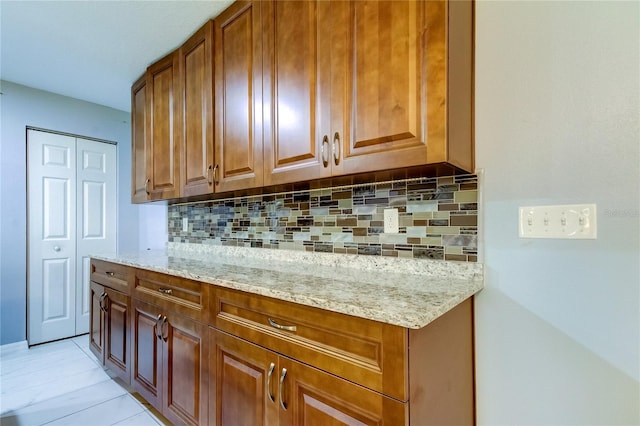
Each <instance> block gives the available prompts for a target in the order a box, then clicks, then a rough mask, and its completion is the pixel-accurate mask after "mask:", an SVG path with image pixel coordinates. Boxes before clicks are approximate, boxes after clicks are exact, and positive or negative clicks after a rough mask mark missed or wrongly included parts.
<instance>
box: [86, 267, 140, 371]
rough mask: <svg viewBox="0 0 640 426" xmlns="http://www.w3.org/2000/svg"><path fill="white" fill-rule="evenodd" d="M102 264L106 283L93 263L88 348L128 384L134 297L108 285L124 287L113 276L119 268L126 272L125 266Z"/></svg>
mask: <svg viewBox="0 0 640 426" xmlns="http://www.w3.org/2000/svg"><path fill="white" fill-rule="evenodd" d="M94 262H96V263H98V265H99V267H107V270H106V271H104V275H105V277H106V278H105V279H104V280H102V282H103V283H104V284H105V285H101V284H98V282H96V281H98V280H94V278H99V277H100V276H101V274H99V273H96V272H95V270H96V267H95V263H93V262H92V265H91V269H92V280H91V282H90V287H89V288H90V301H91V305H90V306H91V308H90V314H89V324H90V326H89V328H90V331H89V348H90V350H91V351H92V352H93V354H94V355H95V356H96V358H98V361H100V363H101V364H102V365H104V367H105V368H108V369H109V370H111V371H112V372H113V373H114V374H115V375H117V376H118V377H119V378H120V379H122V380H123V381H124V382H125V383H126V384H129V383H130V381H131V332H130V331H131V328H130V324H129V320H130V315H131V298H130V297H129V295H128V294H127V293H125V292H123V291H118V290H116V289H114V288H110V287H107V285H113V284H114V283H115V285H114V287H120V289H122V285H123V284H122V281H121V280H120V279H119V278H114V273H113V272H111V271H114V270H115V271H118V272H124V273H127V272H128V271H127V270H126V269H125V268H122V267H120V266H119V265H113V266H114V267H113V268H110V267H109V265H111V264H109V263H106V262H99V261H94Z"/></svg>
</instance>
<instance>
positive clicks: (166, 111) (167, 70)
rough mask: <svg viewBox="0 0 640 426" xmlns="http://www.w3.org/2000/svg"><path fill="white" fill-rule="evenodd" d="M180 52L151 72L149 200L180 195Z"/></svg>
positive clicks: (149, 74) (148, 95) (149, 97)
mask: <svg viewBox="0 0 640 426" xmlns="http://www.w3.org/2000/svg"><path fill="white" fill-rule="evenodd" d="M178 71H179V62H178V52H177V51H175V52H172V53H170V54H169V55H167V56H165V57H164V58H162V59H160V60H159V61H158V62H156V63H154V64H153V65H151V66H149V68H148V69H147V83H146V86H147V87H146V101H147V104H146V105H147V116H146V118H147V131H146V168H147V179H148V180H147V186H148V190H147V192H148V198H149V199H150V200H161V199H169V198H176V197H178V196H180V154H181V134H180V131H179V126H178V123H179V122H180V107H179V102H180V97H179V96H178V93H179V90H180V88H179V81H180V80H179V78H178Z"/></svg>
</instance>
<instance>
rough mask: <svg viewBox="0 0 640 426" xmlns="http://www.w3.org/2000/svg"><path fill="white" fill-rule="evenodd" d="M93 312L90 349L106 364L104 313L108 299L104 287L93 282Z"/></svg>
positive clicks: (90, 326)
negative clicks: (106, 299)
mask: <svg viewBox="0 0 640 426" xmlns="http://www.w3.org/2000/svg"><path fill="white" fill-rule="evenodd" d="M89 289H90V297H91V312H90V314H89V349H91V352H92V353H93V354H94V355H95V356H96V358H98V361H100V363H101V364H104V330H105V327H104V312H103V311H102V306H103V303H104V302H103V301H104V298H105V297H106V293H105V291H104V287H103V286H101V285H100V284H97V283H95V282H93V281H91V284H90V285H89Z"/></svg>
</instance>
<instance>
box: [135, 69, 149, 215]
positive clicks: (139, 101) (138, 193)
mask: <svg viewBox="0 0 640 426" xmlns="http://www.w3.org/2000/svg"><path fill="white" fill-rule="evenodd" d="M146 99H147V75H146V74H144V75H143V76H142V77H140V78H139V79H138V81H136V82H135V83H134V84H133V87H131V202H133V203H143V202H145V201H147V189H148V188H147V152H146V134H147V131H146V127H147V108H146V104H147V100H146Z"/></svg>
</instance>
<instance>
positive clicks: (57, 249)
mask: <svg viewBox="0 0 640 426" xmlns="http://www.w3.org/2000/svg"><path fill="white" fill-rule="evenodd" d="M60 250H62V249H61V248H60V246H55V247H54V248H53V251H60Z"/></svg>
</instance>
